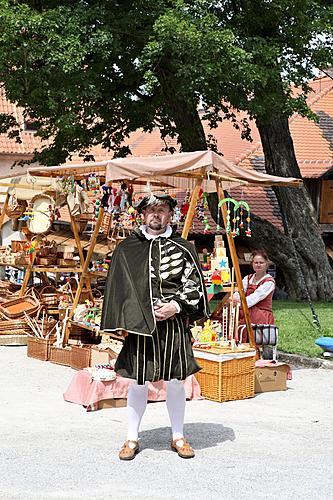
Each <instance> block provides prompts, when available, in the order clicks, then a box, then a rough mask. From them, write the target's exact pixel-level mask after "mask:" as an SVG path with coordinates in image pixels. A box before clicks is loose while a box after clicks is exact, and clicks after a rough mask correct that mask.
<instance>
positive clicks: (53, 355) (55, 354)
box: [49, 346, 71, 366]
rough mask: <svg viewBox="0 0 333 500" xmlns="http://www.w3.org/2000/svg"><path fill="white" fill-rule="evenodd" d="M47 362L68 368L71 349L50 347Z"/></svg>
mask: <svg viewBox="0 0 333 500" xmlns="http://www.w3.org/2000/svg"><path fill="white" fill-rule="evenodd" d="M49 360H50V361H51V363H56V364H57V365H65V366H70V364H71V348H70V347H55V346H51V349H50V358H49Z"/></svg>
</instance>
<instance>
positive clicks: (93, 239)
mask: <svg viewBox="0 0 333 500" xmlns="http://www.w3.org/2000/svg"><path fill="white" fill-rule="evenodd" d="M103 216H104V208H103V207H101V208H100V209H99V213H98V217H97V221H96V225H95V229H94V232H93V234H92V237H91V241H90V244H89V249H88V253H87V256H86V259H85V261H84V264H83V267H82V273H81V277H80V280H79V285H78V287H77V290H76V294H75V297H74V301H73V304H72V308H71V310H70V312H69V316H68V320H67V324H66V330H65V335H64V340H63V345H64V346H65V345H66V344H67V342H68V338H69V333H70V330H69V329H70V322H71V319H72V317H73V314H74V311H75V309H76V308H77V305H78V303H79V300H80V296H81V292H82V288H83V283H84V281H85V280H86V278H87V276H89V271H88V267H89V264H90V261H91V257H92V256H93V253H94V250H95V245H96V241H97V237H98V234H99V229H100V227H101V224H102V220H103Z"/></svg>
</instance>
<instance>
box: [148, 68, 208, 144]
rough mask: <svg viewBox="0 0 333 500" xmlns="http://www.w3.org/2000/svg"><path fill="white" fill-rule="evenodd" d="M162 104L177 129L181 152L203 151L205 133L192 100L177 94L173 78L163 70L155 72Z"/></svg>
mask: <svg viewBox="0 0 333 500" xmlns="http://www.w3.org/2000/svg"><path fill="white" fill-rule="evenodd" d="M157 74H158V79H159V82H160V85H161V91H162V94H163V98H164V102H165V103H167V107H168V111H169V114H170V116H171V117H172V120H173V121H174V123H175V125H176V128H177V135H178V142H179V143H180V144H181V150H182V151H183V152H190V151H205V150H206V149H207V141H206V137H205V131H204V128H203V125H202V122H201V119H200V116H199V113H198V110H197V104H196V102H195V100H194V99H193V98H184V96H182V95H181V94H180V93H179V90H178V88H179V85H177V83H175V76H174V74H172V73H171V72H170V71H168V70H166V69H165V68H159V69H158V71H157Z"/></svg>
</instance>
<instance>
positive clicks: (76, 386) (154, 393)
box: [64, 370, 203, 407]
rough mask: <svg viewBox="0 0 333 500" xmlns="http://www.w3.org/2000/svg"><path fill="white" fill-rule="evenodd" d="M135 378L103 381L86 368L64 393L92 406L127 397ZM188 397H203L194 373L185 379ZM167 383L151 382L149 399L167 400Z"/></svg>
mask: <svg viewBox="0 0 333 500" xmlns="http://www.w3.org/2000/svg"><path fill="white" fill-rule="evenodd" d="M132 383H133V380H131V379H128V378H122V377H119V376H117V378H116V380H112V381H110V382H101V381H99V380H91V376H90V374H89V373H88V372H87V371H85V370H80V371H79V372H77V373H75V375H74V377H73V379H72V381H71V383H70V384H69V386H68V388H67V390H66V392H65V393H64V400H65V401H69V402H70V403H77V404H79V405H83V406H87V407H89V406H91V405H95V404H96V403H98V401H102V400H103V399H116V398H127V391H128V387H129V385H130V384H132ZM184 386H185V393H186V399H203V398H202V397H201V392H200V386H199V383H198V381H197V379H196V378H195V377H194V375H191V376H190V377H188V378H187V379H186V380H184ZM165 397H166V384H165V382H163V381H162V380H161V381H159V382H153V383H151V382H149V384H148V400H149V401H165Z"/></svg>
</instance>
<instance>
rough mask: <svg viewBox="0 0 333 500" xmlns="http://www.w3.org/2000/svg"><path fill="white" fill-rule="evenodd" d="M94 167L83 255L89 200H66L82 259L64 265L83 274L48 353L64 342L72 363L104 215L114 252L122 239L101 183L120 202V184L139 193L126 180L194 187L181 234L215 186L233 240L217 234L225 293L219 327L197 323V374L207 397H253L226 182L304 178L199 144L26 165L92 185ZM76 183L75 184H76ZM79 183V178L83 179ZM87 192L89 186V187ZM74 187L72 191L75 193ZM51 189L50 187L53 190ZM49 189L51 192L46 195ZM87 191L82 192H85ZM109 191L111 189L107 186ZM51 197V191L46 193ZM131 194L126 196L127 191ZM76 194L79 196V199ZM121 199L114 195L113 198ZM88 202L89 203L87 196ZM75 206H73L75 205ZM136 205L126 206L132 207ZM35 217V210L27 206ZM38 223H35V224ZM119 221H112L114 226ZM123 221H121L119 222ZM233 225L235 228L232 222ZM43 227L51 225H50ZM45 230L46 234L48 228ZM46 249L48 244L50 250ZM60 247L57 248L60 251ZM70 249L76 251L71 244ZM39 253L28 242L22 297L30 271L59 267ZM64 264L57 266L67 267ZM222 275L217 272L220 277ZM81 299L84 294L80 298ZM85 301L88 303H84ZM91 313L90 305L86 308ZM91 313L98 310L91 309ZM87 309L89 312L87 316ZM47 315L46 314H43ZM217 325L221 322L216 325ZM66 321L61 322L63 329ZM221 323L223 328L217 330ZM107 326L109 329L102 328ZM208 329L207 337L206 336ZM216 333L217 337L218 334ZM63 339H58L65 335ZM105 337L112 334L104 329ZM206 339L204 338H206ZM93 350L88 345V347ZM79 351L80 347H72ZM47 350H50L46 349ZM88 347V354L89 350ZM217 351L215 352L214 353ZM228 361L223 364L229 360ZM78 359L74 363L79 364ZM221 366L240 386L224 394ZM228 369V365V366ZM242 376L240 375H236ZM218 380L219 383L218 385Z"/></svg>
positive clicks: (32, 172)
mask: <svg viewBox="0 0 333 500" xmlns="http://www.w3.org/2000/svg"><path fill="white" fill-rule="evenodd" d="M92 172H93V173H94V174H93V175H94V176H95V177H94V178H95V182H96V186H95V188H93V186H92V185H90V187H91V188H92V189H91V192H92V193H94V204H93V213H92V217H91V216H90V217H91V219H92V220H91V222H92V231H91V234H90V237H89V243H88V245H87V247H86V253H85V255H84V252H83V248H82V237H81V235H80V234H79V225H78V222H79V221H81V222H82V219H84V217H83V218H82V215H83V216H84V214H85V212H86V210H88V205H87V206H86V208H84V207H81V206H80V203H78V205H79V209H78V210H79V216H81V218H80V217H79V218H78V216H77V214H76V215H75V210H73V206H74V207H75V203H74V205H73V204H72V205H71V204H70V202H69V200H68V199H67V200H66V203H67V206H68V211H69V214H70V222H71V228H72V232H73V236H74V241H75V249H76V250H77V253H78V257H77V260H76V265H75V266H70V267H67V268H65V270H66V271H68V272H73V273H75V274H76V276H77V277H78V285H77V287H76V290H75V293H74V294H73V296H72V300H71V301H70V303H69V304H70V306H69V307H65V308H64V309H65V310H66V313H65V316H64V318H63V319H62V324H61V335H58V336H57V339H58V342H57V345H56V346H54V345H53V344H52V340H51V339H50V338H48V339H44V340H45V342H44V344H45V345H44V351H43V352H44V357H46V358H48V357H50V356H51V352H52V349H53V350H55V349H58V350H59V352H60V353H61V354H62V355H63V357H64V358H66V360H67V361H66V362H64V364H66V363H67V364H70V362H68V360H69V359H70V357H71V354H70V350H71V349H70V348H69V347H68V343H69V341H70V340H71V339H72V338H73V332H74V331H75V328H77V327H78V323H77V320H76V318H77V313H78V309H80V307H79V306H80V300H81V297H82V292H83V290H86V291H88V293H89V294H90V298H91V299H93V297H92V295H93V294H92V292H91V279H92V277H93V275H94V273H95V271H92V269H91V262H92V257H93V254H94V252H95V251H96V246H97V244H98V238H99V235H100V230H101V227H103V222H105V217H106V215H108V216H109V217H108V218H109V222H110V224H109V228H108V230H107V231H106V235H107V236H108V237H109V249H110V251H112V248H113V247H114V245H116V244H117V241H116V238H115V237H112V235H111V234H110V232H109V230H110V228H112V227H113V228H115V227H117V222H116V223H115V220H114V219H115V218H114V211H113V209H111V210H110V211H109V208H110V207H108V206H107V204H105V203H103V202H102V198H103V190H102V188H101V185H102V183H101V181H100V178H101V179H102V182H103V183H104V184H103V185H104V187H105V189H106V190H108V189H109V190H111V191H106V192H107V194H108V197H109V196H110V195H112V189H111V187H112V186H115V185H117V190H116V193H114V194H115V195H118V196H119V197H120V199H119V200H118V203H119V205H121V203H122V201H123V198H122V196H123V194H124V193H123V192H122V191H124V190H122V185H123V184H124V185H125V186H126V193H127V194H126V196H127V197H128V195H129V194H130V199H131V201H133V196H134V195H135V193H134V190H133V189H132V192H131V193H129V192H128V191H129V190H128V185H131V186H132V184H135V183H138V184H139V185H140V183H141V185H142V183H146V182H147V181H148V182H150V183H151V184H152V183H155V184H156V186H157V187H158V189H164V190H166V191H168V192H169V193H171V194H172V193H173V192H174V191H175V190H177V189H182V190H186V191H188V192H190V193H191V195H190V197H189V200H188V203H187V207H186V211H185V212H184V214H185V220H184V224H183V229H182V236H183V237H184V238H187V236H188V234H189V231H190V228H191V224H192V220H193V216H194V213H195V212H196V210H197V205H198V200H199V199H200V196H202V191H204V192H206V191H217V193H218V196H219V199H220V200H221V202H222V203H221V212H222V218H223V222H224V227H225V230H226V231H225V232H226V243H227V247H225V245H224V242H223V239H218V240H216V245H215V250H214V251H215V259H216V262H215V265H216V267H217V269H216V270H217V271H218V278H217V282H216V281H215V282H214V280H213V279H212V273H210V282H209V285H210V286H211V287H213V288H214V286H215V285H217V286H220V287H221V288H222V290H223V292H224V299H223V301H221V302H220V304H219V306H218V308H217V309H216V311H215V318H216V317H217V318H218V319H219V321H218V323H219V325H218V329H217V330H216V329H214V325H213V324H212V325H205V329H204V328H203V325H197V333H198V331H199V330H198V328H201V332H200V335H202V334H204V335H206V338H207V340H206V341H204V342H202V341H201V339H202V338H204V337H200V335H198V337H197V339H198V341H199V344H197V347H196V349H195V355H196V357H197V358H198V359H199V361H200V362H201V364H203V365H206V367H205V368H204V370H202V372H200V374H199V375H198V380H199V382H200V384H201V385H202V388H203V387H207V391H206V390H205V389H204V390H203V393H204V395H205V396H206V397H211V399H215V400H217V401H222V400H226V399H241V398H245V397H250V396H251V395H253V385H254V380H253V377H254V375H253V374H254V360H255V355H256V351H255V347H256V345H255V341H254V336H253V330H252V326H251V322H250V319H249V314H248V308H247V303H246V299H245V295H244V291H243V287H242V278H241V273H240V268H239V264H238V259H237V254H236V250H235V244H234V236H235V234H233V230H232V228H231V227H230V210H229V207H228V205H227V203H223V201H224V189H226V190H229V189H230V187H235V186H238V185H242V184H248V183H252V184H261V185H270V186H271V185H278V186H295V187H297V186H300V185H301V182H302V181H301V180H299V179H294V178H281V177H275V176H270V175H268V174H261V173H258V172H255V171H252V170H251V171H247V170H244V169H242V168H240V167H236V166H234V165H232V164H230V163H229V162H227V161H225V160H224V159H223V158H221V157H220V156H219V155H217V154H215V153H213V152H211V151H199V152H193V153H180V154H174V155H168V156H159V157H156V156H154V157H140V158H125V159H112V160H110V161H107V162H102V163H94V164H91V165H90V164H87V163H84V164H80V165H70V166H68V165H64V166H57V167H36V168H31V169H29V171H28V175H29V176H31V177H32V178H34V179H41V178H43V177H46V176H47V177H51V178H54V179H56V180H57V182H62V184H63V186H64V182H67V183H70V182H72V183H74V184H75V185H77V184H76V182H77V179H85V178H86V177H87V176H90V178H91V179H90V181H91V184H92V181H93V177H91V173H92ZM74 184H72V185H71V186H72V187H73V185H74ZM79 185H80V187H81V184H79ZM83 192H84V190H83ZM72 194H73V193H72ZM47 195H48V194H47ZM47 195H46V196H47ZM82 195H83V193H82ZM104 195H105V191H104ZM44 196H45V195H44ZM126 199H127V200H128V198H126ZM44 201H45V203H46V206H45V205H44V208H42V209H41V210H39V208H38V207H37V208H36V207H34V208H33V211H34V210H35V211H38V210H39V211H40V212H42V213H43V214H44V213H45V212H47V213H48V219H50V218H52V214H53V213H54V212H55V210H56V208H58V207H56V206H53V205H52V203H49V204H47V201H46V200H44ZM74 201H75V200H74ZM114 201H115V200H113V202H114ZM82 203H83V205H84V202H82ZM71 207H72V208H71ZM131 207H132V205H130V206H129V207H127V208H131ZM127 212H128V219H129V220H130V223H129V226H128V227H126V230H129V229H130V226H131V224H135V222H136V221H135V218H134V216H132V214H133V211H132V210H127ZM27 216H28V217H29V211H28V213H27ZM31 224H32V223H31ZM112 224H113V226H112ZM33 225H34V227H33V230H35V231H36V230H37V231H40V230H41V228H40V226H39V224H37V225H36V222H33ZM118 225H119V224H118ZM121 227H122V230H123V233H122V235H120V234H119V227H118V233H117V235H118V240H119V238H120V239H121V237H124V236H125V233H126V231H125V227H124V224H121ZM234 229H235V228H234ZM44 233H45V231H44ZM42 234H43V233H42ZM67 250H68V249H67ZM226 250H228V252H229V255H230V259H231V266H230V267H229V263H228V257H227V253H226ZM46 253H47V250H46ZM57 253H58V251H57ZM68 253H70V251H69V250H68ZM66 256H67V257H68V254H66V255H63V261H67V262H68V261H69V260H70V259H67V258H66ZM45 258H46V259H47V258H49V259H51V250H50V252H49V253H48V254H47V256H45ZM36 259H40V255H38V251H37V250H36V249H35V248H34V247H33V245H32V247H31V248H30V254H29V262H28V263H27V266H26V273H25V277H24V281H23V286H22V290H21V293H20V295H21V297H24V295H25V292H26V288H27V286H28V283H29V279H30V275H31V273H36V272H45V273H46V274H47V273H57V272H58V270H57V268H56V266H55V265H54V263H51V262H50V264H49V265H41V264H40V261H39V262H38V261H36ZM218 260H219V262H226V263H227V265H228V270H229V274H228V278H225V279H223V272H222V271H223V269H221V268H219V267H218V266H219V262H217V261H218ZM63 271H64V269H62V270H61V271H59V272H63ZM215 278H216V277H215ZM236 289H237V290H238V292H239V294H240V299H241V304H242V309H243V311H244V317H245V324H246V328H247V334H248V343H243V342H239V339H237V308H235V309H231V308H230V306H229V305H228V306H226V304H227V302H226V299H227V298H228V296H230V295H231V296H232V294H233V292H234V291H235V290H236ZM81 302H82V300H81ZM94 306H95V304H94V301H93V300H92V306H91V309H94ZM83 307H85V306H84V304H83ZM83 312H86V311H83ZM89 312H91V313H93V311H89ZM86 316H87V315H86ZM44 320H45V318H44ZM215 326H216V325H215ZM81 327H82V324H81ZM59 328H60V327H58V329H59ZM84 328H85V329H86V330H87V331H92V332H94V333H96V331H97V332H98V325H93V326H89V325H88V324H86V325H85V326H84ZM218 330H220V331H218ZM98 333H103V332H98ZM207 335H208V336H207ZM216 335H217V336H218V339H217V337H216ZM59 339H60V340H59ZM102 340H103V341H104V342H105V341H106V336H105V335H104V338H102ZM200 344H204V345H200ZM207 344H210V345H209V346H208V347H209V355H210V356H208V358H207ZM86 350H87V349H86ZM74 351H75V349H74ZM45 352H46V354H45ZM79 353H80V354H83V353H84V347H83V348H81V351H79ZM84 354H86V353H84ZM214 356H215V357H214ZM226 360H227V361H228V363H226V364H225V361H226ZM74 364H75V363H74ZM87 364H88V361H87V356H85V357H84V356H83V360H82V367H84V366H86V365H87ZM79 366H80V363H78V364H77V366H76V367H79ZM222 368H223V370H224V378H225V377H229V379H233V380H234V382H235V385H236V386H238V387H241V389H239V390H238V391H236V392H235V393H233V392H232V390H231V389H230V388H229V389H228V393H227V394H225V393H224V392H223V387H222V388H221V387H220V386H221V377H222V371H223V370H222ZM225 369H226V370H227V372H225ZM237 376H239V377H241V378H238V379H237ZM212 384H213V386H214V388H213V392H214V394H213V395H212V394H211V392H209V391H210V389H209V387H210V386H211V385H212ZM216 385H217V387H218V388H217V389H216Z"/></svg>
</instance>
